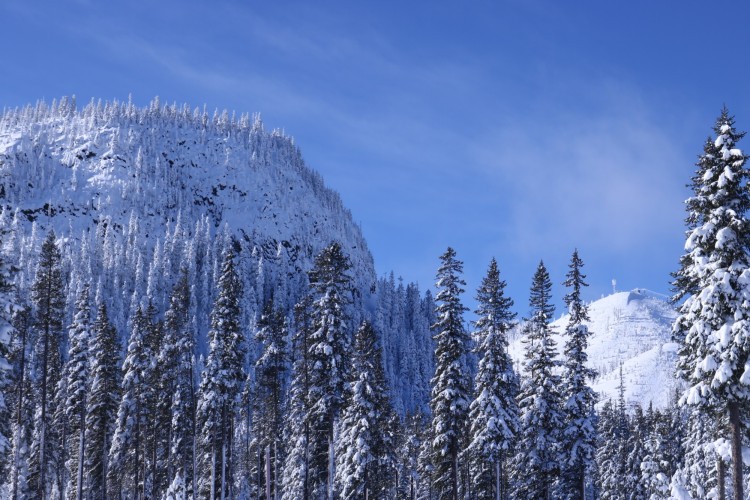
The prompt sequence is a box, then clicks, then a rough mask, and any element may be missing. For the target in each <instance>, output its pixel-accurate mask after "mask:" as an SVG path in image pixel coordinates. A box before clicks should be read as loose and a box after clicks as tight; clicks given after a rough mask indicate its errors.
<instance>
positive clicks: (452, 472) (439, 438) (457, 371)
mask: <svg viewBox="0 0 750 500" xmlns="http://www.w3.org/2000/svg"><path fill="white" fill-rule="evenodd" d="M462 273H463V262H461V261H460V260H458V259H456V252H455V250H453V249H452V248H450V247H449V248H448V249H447V250H446V252H445V253H444V254H443V255H441V256H440V267H439V268H438V272H437V281H436V283H435V286H436V287H437V289H438V293H437V296H436V297H435V301H436V302H437V307H436V308H435V314H436V316H437V322H436V323H435V324H434V325H433V327H432V329H433V332H434V337H433V338H434V339H435V375H434V377H433V378H432V398H431V400H430V408H431V409H432V432H433V439H432V466H433V471H432V472H433V475H434V485H433V486H434V490H435V493H436V495H437V497H438V498H441V499H453V500H456V499H458V498H459V496H460V491H459V473H460V466H459V455H460V453H461V451H462V449H463V447H464V446H465V445H466V443H465V441H466V439H467V434H468V432H467V430H468V429H467V423H468V413H469V403H470V400H471V388H470V385H469V384H470V380H469V375H468V373H467V367H466V355H467V350H468V342H469V336H468V334H467V333H466V330H465V328H464V322H463V314H464V311H466V307H464V305H463V304H462V303H461V294H462V293H463V292H464V289H463V288H462V286H465V285H466V283H465V282H464V280H463V279H462V278H461V274H462Z"/></svg>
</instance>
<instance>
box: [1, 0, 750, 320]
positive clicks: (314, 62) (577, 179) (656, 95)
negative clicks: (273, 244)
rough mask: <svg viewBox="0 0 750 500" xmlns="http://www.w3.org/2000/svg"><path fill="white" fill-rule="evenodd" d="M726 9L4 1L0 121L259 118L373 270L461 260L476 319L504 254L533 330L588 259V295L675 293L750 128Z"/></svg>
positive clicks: (741, 40) (740, 61)
mask: <svg viewBox="0 0 750 500" xmlns="http://www.w3.org/2000/svg"><path fill="white" fill-rule="evenodd" d="M712 9H713V10H712ZM712 9H710V8H709V7H708V5H707V4H706V3H705V2H698V1H680V2H677V1H664V2H643V1H630V2H602V1H601V0H599V1H590V0H582V1H578V2H556V1H546V0H532V1H521V0H511V1H484V0H478V1H469V2H442V1H433V2H389V1H380V2H369V3H366V4H365V3H364V2H351V1H349V2H329V1H317V2H282V1H280V2H249V1H239V0H238V1H227V0H218V1H211V2H209V1H205V2H198V1H191V0H187V1H172V0H160V1H158V2H122V1H107V2H95V1H93V0H92V1H85V0H79V1H70V0H62V1H44V2H41V1H34V0H6V1H4V2H2V3H1V4H0V19H2V21H3V22H2V26H3V27H2V29H1V30H0V46H2V47H3V49H2V54H3V56H2V67H3V71H2V77H1V78H0V107H2V106H9V107H12V106H17V105H23V104H26V103H30V102H35V101H36V100H37V99H41V98H44V99H46V100H48V101H49V100H51V99H52V98H59V97H60V96H63V95H72V94H75V95H76V96H77V98H78V101H79V102H86V101H88V100H89V99H90V98H91V97H95V98H102V99H113V98H115V99H119V100H125V99H127V98H128V95H129V94H132V96H133V100H134V102H135V103H137V104H139V105H145V104H146V103H148V102H149V101H150V100H151V99H152V98H153V97H154V96H157V95H158V96H160V98H161V99H162V101H163V102H172V101H176V102H177V103H180V104H181V103H185V102H186V103H189V104H190V105H192V106H201V105H203V104H206V105H207V106H208V108H209V109H211V110H212V109H214V108H219V109H224V108H227V109H230V110H235V111H237V112H238V113H242V112H261V113H262V116H263V119H264V122H265V123H266V126H267V127H271V128H283V129H284V130H285V131H286V133H287V134H289V135H291V136H293V137H294V138H295V141H296V143H297V144H298V145H299V147H300V148H301V150H302V154H303V156H304V157H305V159H306V161H307V163H308V164H309V165H310V166H311V167H313V168H315V169H316V170H318V171H320V172H321V173H322V175H323V177H324V178H325V180H326V182H327V184H328V185H329V186H331V187H332V188H334V189H336V190H337V191H339V192H340V193H341V195H342V197H343V199H344V203H345V204H346V205H347V206H348V207H349V208H350V209H351V210H352V212H353V214H354V218H355V220H356V221H357V222H359V223H360V224H361V226H362V228H363V231H364V233H365V236H366V238H367V240H368V242H369V245H370V248H371V250H372V252H373V255H374V257H375V263H376V267H377V269H378V272H379V273H385V272H388V271H390V270H394V271H395V272H396V274H397V275H401V276H403V277H404V279H406V280H408V281H413V280H414V281H419V283H420V284H421V285H422V286H423V287H424V286H427V285H431V284H432V282H433V278H434V274H435V269H436V267H437V265H438V256H439V255H440V254H441V253H442V252H443V251H444V250H445V248H446V247H447V246H449V245H450V246H453V247H454V248H455V249H456V251H457V252H458V256H459V258H461V259H463V260H464V262H465V271H466V276H465V278H466V280H467V282H468V286H467V289H468V291H469V293H468V294H467V302H471V300H470V297H472V296H473V295H474V290H475V289H476V287H477V285H478V284H479V281H480V279H481V277H482V276H483V274H484V272H485V270H486V268H487V264H488V262H489V259H490V258H491V257H492V256H495V257H496V258H497V259H498V262H499V264H500V268H501V273H502V275H504V277H505V279H506V280H507V281H508V286H509V292H510V294H511V295H512V296H513V298H514V299H515V301H516V309H517V310H518V311H519V312H520V313H521V314H525V313H526V312H527V310H528V306H527V297H528V286H529V284H530V281H531V276H532V274H533V272H534V269H535V267H536V265H537V263H538V262H539V260H540V259H543V260H544V261H545V263H546V264H547V267H548V268H549V270H550V273H551V275H552V278H553V280H554V281H555V283H556V285H557V284H559V282H561V281H562V280H563V279H564V274H565V272H566V270H567V263H568V260H569V258H570V254H571V253H572V251H573V249H574V248H576V247H577V248H578V249H579V252H580V254H581V257H582V258H583V259H584V261H585V263H586V271H587V273H588V277H589V282H590V284H591V286H590V288H589V290H588V291H587V298H589V299H594V298H598V297H599V296H601V295H602V294H605V293H608V292H609V291H611V289H612V284H611V282H612V279H616V280H617V288H618V289H620V290H627V289H631V288H635V287H645V288H649V289H652V290H654V291H658V292H663V293H667V292H668V290H669V284H668V281H669V273H670V272H671V271H673V270H674V269H675V268H676V265H677V260H678V257H679V255H680V253H681V250H682V247H683V231H684V228H683V222H682V220H683V217H684V211H683V205H682V202H683V200H684V199H685V197H686V196H687V195H688V191H687V190H686V189H685V184H686V183H687V182H688V181H689V179H690V176H691V174H692V172H693V170H694V167H693V164H694V162H695V159H696V156H697V155H698V154H699V153H700V152H701V147H702V144H703V141H704V140H705V138H706V137H707V136H708V134H709V133H710V132H711V130H710V127H711V125H712V124H713V121H714V119H715V118H716V116H717V115H718V113H719V110H720V108H721V106H722V105H723V104H726V105H727V106H728V107H729V109H730V111H731V112H732V113H733V114H735V115H736V117H737V124H738V126H739V128H741V129H750V102H748V98H747V88H748V84H747V82H748V77H749V76H750V75H749V73H750V71H749V70H748V65H747V64H746V61H747V54H746V53H745V50H746V48H747V47H748V39H747V36H746V34H745V31H746V30H745V29H744V26H745V24H746V23H745V21H744V20H746V19H747V18H748V14H750V7H748V6H745V5H744V4H743V3H741V2H723V3H722V4H721V8H720V9H719V8H715V7H714V8H712ZM747 140H748V141H750V139H747ZM740 146H741V147H742V146H744V148H747V149H750V142H748V143H747V144H742V143H740ZM554 292H555V294H556V298H557V299H558V300H559V299H560V297H561V295H562V293H563V290H562V288H561V287H560V286H556V288H555V290H554Z"/></svg>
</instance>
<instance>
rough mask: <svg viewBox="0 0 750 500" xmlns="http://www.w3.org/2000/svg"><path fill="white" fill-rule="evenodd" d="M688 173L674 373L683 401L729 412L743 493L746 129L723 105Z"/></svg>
mask: <svg viewBox="0 0 750 500" xmlns="http://www.w3.org/2000/svg"><path fill="white" fill-rule="evenodd" d="M714 134H715V136H714V138H708V139H707V140H706V143H705V145H704V147H703V154H702V155H701V156H700V158H699V160H698V163H697V170H696V172H695V175H694V176H693V178H692V186H691V187H692V189H693V196H691V197H690V198H689V199H688V200H687V201H686V208H687V212H688V216H687V219H686V222H687V227H688V229H687V231H686V243H685V251H686V252H685V254H684V255H683V256H682V258H681V260H680V264H681V267H680V270H679V271H678V272H676V273H675V275H674V276H675V281H674V285H675V292H676V294H675V296H676V298H679V297H683V296H687V300H685V302H684V303H683V304H682V305H681V306H680V315H679V316H678V317H677V319H676V320H675V322H674V325H673V334H674V337H675V339H676V340H677V341H679V342H680V343H681V344H682V348H681V350H680V355H679V361H678V373H679V374H680V375H681V376H682V377H683V378H684V379H685V380H686V381H687V383H688V385H689V388H688V390H687V393H686V394H685V397H684V401H685V402H686V403H687V404H690V405H694V406H697V407H700V408H701V409H702V411H704V412H708V413H715V412H716V411H720V412H722V413H726V414H727V415H728V416H729V422H730V426H731V441H732V461H733V465H734V467H733V471H734V472H733V484H734V495H735V498H737V499H740V498H743V489H744V484H743V474H742V435H743V429H742V425H743V424H742V419H741V415H740V408H741V407H742V406H743V405H746V404H747V403H748V401H750V364H749V363H748V362H747V359H748V356H749V355H750V308H748V307H747V304H748V303H750V254H749V253H748V252H749V250H750V225H749V223H748V219H747V218H746V213H747V210H748V208H750V192H749V191H748V184H747V180H748V171H747V170H746V169H745V162H746V161H747V158H748V157H747V156H746V155H744V154H743V152H742V151H741V150H740V149H738V148H737V142H738V141H739V140H740V139H742V137H743V136H744V135H745V134H744V132H739V131H737V130H736V129H735V128H734V118H733V117H732V116H730V115H729V111H728V110H727V109H726V108H724V109H723V110H722V111H721V114H720V116H719V118H718V119H717V120H716V124H715V125H714Z"/></svg>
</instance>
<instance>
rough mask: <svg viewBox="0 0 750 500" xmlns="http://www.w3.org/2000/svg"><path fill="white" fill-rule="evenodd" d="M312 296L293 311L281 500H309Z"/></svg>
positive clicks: (305, 298) (307, 297)
mask: <svg viewBox="0 0 750 500" xmlns="http://www.w3.org/2000/svg"><path fill="white" fill-rule="evenodd" d="M311 308H312V296H311V295H305V296H304V297H303V298H302V300H301V301H300V302H299V303H298V304H297V305H295V307H294V323H295V329H294V334H293V336H292V352H293V359H294V363H293V364H292V380H291V384H290V387H289V396H288V410H287V418H286V425H285V427H284V441H285V442H286V443H287V446H288V453H287V455H286V458H285V460H284V467H283V470H282V497H283V498H285V499H288V500H297V499H299V500H310V498H311V495H310V481H309V463H310V462H309V461H310V457H309V443H310V424H309V421H308V417H307V416H308V414H309V411H310V406H311V402H310V399H309V391H310V350H309V342H310V335H311V333H312V324H311V319H310V310H311Z"/></svg>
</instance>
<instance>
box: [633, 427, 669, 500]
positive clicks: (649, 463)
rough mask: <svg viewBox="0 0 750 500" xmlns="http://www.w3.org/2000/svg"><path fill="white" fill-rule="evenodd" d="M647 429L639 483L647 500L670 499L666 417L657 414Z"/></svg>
mask: <svg viewBox="0 0 750 500" xmlns="http://www.w3.org/2000/svg"><path fill="white" fill-rule="evenodd" d="M652 418H653V420H652V422H651V425H650V426H649V428H648V429H647V431H648V432H647V433H645V434H646V440H645V443H644V448H645V456H644V457H643V460H642V462H641V483H642V485H643V488H644V489H645V491H646V495H645V496H644V498H648V500H666V499H668V498H670V494H669V483H670V478H671V475H672V474H671V472H670V469H671V468H672V465H671V463H670V462H671V458H672V457H670V456H669V450H668V447H669V445H668V443H667V439H668V438H669V431H670V429H669V420H668V416H667V415H662V414H660V413H658V412H656V413H655V414H654V416H653V417H652Z"/></svg>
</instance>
